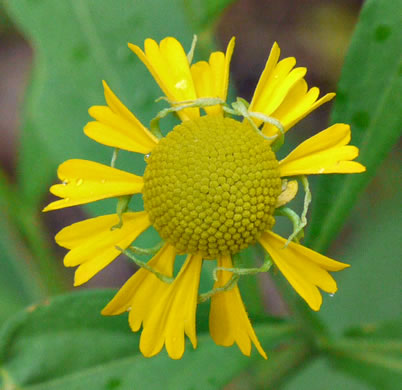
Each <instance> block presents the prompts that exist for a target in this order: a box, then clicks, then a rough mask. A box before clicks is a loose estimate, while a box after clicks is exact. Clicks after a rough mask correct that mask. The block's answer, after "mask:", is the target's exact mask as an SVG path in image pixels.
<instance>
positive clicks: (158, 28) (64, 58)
mask: <svg viewBox="0 0 402 390" xmlns="http://www.w3.org/2000/svg"><path fill="white" fill-rule="evenodd" d="M227 3H228V1H227V0H221V1H215V2H207V3H206V6H205V8H203V12H202V13H201V14H198V13H197V12H193V11H194V10H193V8H192V7H193V4H192V3H188V2H187V1H183V0H172V1H164V0H138V1H135V2H133V1H132V0H120V1H119V3H118V6H116V4H115V3H114V2H111V1H108V0H96V1H93V0H80V1H52V0H37V1H32V0H7V1H6V3H5V4H6V9H7V11H8V13H9V14H10V16H11V18H12V19H13V20H14V21H15V22H16V24H17V25H18V26H19V27H20V29H21V31H22V32H23V33H24V34H25V36H26V37H27V39H28V40H29V41H30V42H31V43H32V46H33V48H34V54H35V57H34V68H33V73H32V82H31V85H30V88H29V93H28V95H27V97H26V100H25V104H24V110H23V114H24V121H23V123H24V127H23V135H22V140H23V142H22V144H23V149H22V154H21V155H20V161H19V171H20V175H19V177H20V185H21V188H22V189H23V191H24V196H25V197H26V198H27V199H29V200H30V201H31V203H32V204H35V203H37V202H39V200H40V199H41V195H42V193H43V192H44V188H43V187H44V184H43V183H44V182H46V181H49V180H50V175H51V174H52V172H53V175H54V176H55V173H56V167H57V165H58V164H59V163H61V162H62V161H64V160H66V159H69V158H83V159H93V160H96V161H99V162H102V163H109V161H110V159H111V155H112V150H111V148H107V147H104V146H102V145H99V144H97V143H95V142H93V141H92V140H90V139H88V138H87V137H86V136H85V135H84V134H83V131H82V129H83V127H84V125H85V124H86V123H87V122H88V121H89V120H90V117H89V116H88V114H87V110H88V108H89V107H90V106H92V105H97V104H98V105H99V104H100V105H103V104H105V102H104V98H103V88H102V80H106V81H107V82H108V83H109V85H110V87H111V88H112V90H114V92H115V93H116V94H117V95H118V96H119V97H120V99H121V100H122V101H123V102H124V103H125V104H126V105H127V106H128V107H129V108H130V109H132V111H133V112H134V113H135V114H136V115H137V116H138V117H139V119H140V120H141V121H143V123H144V124H145V125H147V124H148V122H149V120H150V119H151V118H152V117H154V116H155V115H156V114H157V112H158V111H160V110H161V109H162V108H163V107H164V105H163V103H159V104H156V103H155V102H154V101H155V99H156V98H158V97H159V96H161V95H162V92H161V91H160V90H159V88H158V87H157V85H156V83H155V82H154V80H153V79H152V77H151V76H150V75H149V74H148V71H147V70H146V69H145V66H144V65H143V64H142V63H141V61H140V60H139V59H138V58H137V57H136V56H135V54H134V53H132V52H131V51H130V50H129V48H128V47H127V43H128V42H132V43H136V44H138V45H140V46H142V45H143V42H144V40H145V39H146V38H148V37H151V38H154V39H156V40H160V39H162V38H164V37H166V36H175V37H176V38H178V39H179V40H180V41H181V42H182V43H183V46H184V47H185V48H186V49H189V48H190V44H191V40H192V37H193V34H194V33H198V32H199V31H198V30H196V29H197V28H199V26H200V25H204V24H205V23H207V22H208V20H207V19H205V18H206V17H207V16H208V18H211V22H212V17H213V16H214V15H215V16H216V13H217V12H220V11H221V10H222V9H223V7H224V6H225V5H226V4H227ZM212 4H216V7H212V6H211V5H212ZM190 11H191V12H193V13H194V15H193V17H191V18H190V17H189V15H188V13H189V12H190ZM201 20H203V22H202V23H201ZM208 43H209V44H211V43H210V42H208ZM165 125H166V126H167V128H171V126H172V122H165ZM121 155H122V158H119V161H118V167H120V168H130V169H131V170H133V167H135V171H136V172H137V173H138V174H141V173H142V171H143V169H144V161H143V156H142V155H133V154H130V156H127V155H126V154H125V153H121ZM32 167H34V169H32ZM37 183H40V185H38V184H37ZM102 208H103V210H104V205H103V204H102V203H100V204H98V203H96V204H94V205H93V207H92V210H95V209H97V210H99V209H102Z"/></svg>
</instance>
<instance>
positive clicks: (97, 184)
mask: <svg viewBox="0 0 402 390" xmlns="http://www.w3.org/2000/svg"><path fill="white" fill-rule="evenodd" d="M57 175H58V177H59V179H60V180H61V181H63V184H56V185H54V186H52V187H50V192H51V193H52V194H53V195H56V196H58V197H60V198H63V199H61V200H57V201H55V202H52V203H50V204H49V205H48V206H46V207H45V208H44V209H43V211H49V210H57V209H61V208H64V207H70V206H76V205H79V204H85V203H89V202H95V201H97V200H100V199H106V198H111V197H117V196H122V195H131V194H137V193H139V192H141V191H142V187H143V179H142V177H140V176H136V175H133V174H131V173H128V172H124V171H121V170H120V169H116V168H112V167H109V166H107V165H103V164H99V163H96V162H93V161H87V160H79V159H76V160H68V161H66V162H64V163H62V164H61V165H60V166H59V168H58V170H57Z"/></svg>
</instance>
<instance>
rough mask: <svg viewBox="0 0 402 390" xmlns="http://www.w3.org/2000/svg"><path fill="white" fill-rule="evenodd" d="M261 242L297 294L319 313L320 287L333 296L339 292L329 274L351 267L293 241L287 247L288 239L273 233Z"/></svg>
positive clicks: (268, 233)
mask: <svg viewBox="0 0 402 390" xmlns="http://www.w3.org/2000/svg"><path fill="white" fill-rule="evenodd" d="M259 241H260V243H261V245H262V246H263V247H264V248H265V250H266V251H267V252H268V253H269V254H270V256H271V257H272V260H273V261H274V263H275V264H276V266H277V267H278V268H279V270H280V271H281V272H282V274H283V275H284V276H285V278H286V279H287V280H288V282H289V283H290V284H291V285H292V287H293V288H294V289H295V290H296V292H297V293H298V294H299V295H300V296H301V297H302V298H303V299H304V300H305V301H306V302H307V303H308V305H309V306H310V307H311V308H312V309H313V310H316V311H318V310H319V309H320V307H321V303H322V297H321V294H320V292H319V290H318V288H317V287H320V288H321V289H322V290H324V291H326V292H329V293H335V292H336V290H337V286H336V282H335V281H334V279H333V278H332V276H331V275H330V274H329V273H328V271H340V270H342V269H345V268H347V267H349V264H345V263H341V262H339V261H335V260H332V259H330V258H329V257H326V256H324V255H321V254H320V253H318V252H315V251H313V250H311V249H309V248H306V247H304V246H303V245H299V244H295V243H293V242H290V243H289V245H288V246H287V247H286V248H285V244H286V240H285V239H284V238H282V237H280V236H278V235H277V234H275V233H273V232H265V233H263V234H262V236H261V237H260V239H259Z"/></svg>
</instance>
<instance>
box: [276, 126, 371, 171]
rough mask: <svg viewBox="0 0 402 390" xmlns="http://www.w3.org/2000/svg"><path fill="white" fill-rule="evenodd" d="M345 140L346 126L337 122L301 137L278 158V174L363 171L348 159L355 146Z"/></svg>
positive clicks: (348, 134) (351, 155)
mask: <svg viewBox="0 0 402 390" xmlns="http://www.w3.org/2000/svg"><path fill="white" fill-rule="evenodd" d="M349 142H350V126H349V125H345V124H343V123H337V124H335V125H333V126H331V127H329V128H328V129H326V130H323V131H321V132H320V133H318V134H316V135H315V136H313V137H311V138H309V139H308V140H306V141H304V142H303V143H301V144H300V145H299V146H298V147H297V148H296V149H294V150H293V151H292V152H291V153H290V154H289V155H288V156H287V157H285V158H284V159H283V160H282V161H280V163H279V170H280V173H281V176H282V177H284V176H296V175H312V174H322V173H359V172H364V171H365V170H366V168H365V167H364V166H363V165H362V164H360V163H358V162H355V161H351V160H353V159H355V158H356V157H357V156H358V154H359V149H358V148H356V147H355V146H351V145H348V143H349Z"/></svg>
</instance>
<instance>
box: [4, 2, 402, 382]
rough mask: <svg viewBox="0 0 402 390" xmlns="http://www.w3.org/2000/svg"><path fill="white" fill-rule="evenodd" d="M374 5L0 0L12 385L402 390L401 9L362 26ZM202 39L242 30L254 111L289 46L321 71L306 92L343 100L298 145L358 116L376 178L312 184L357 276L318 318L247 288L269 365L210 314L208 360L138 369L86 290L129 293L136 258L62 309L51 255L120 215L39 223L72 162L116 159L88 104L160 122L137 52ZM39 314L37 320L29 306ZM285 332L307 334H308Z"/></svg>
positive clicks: (313, 236)
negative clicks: (271, 69) (109, 92)
mask: <svg viewBox="0 0 402 390" xmlns="http://www.w3.org/2000/svg"><path fill="white" fill-rule="evenodd" d="M362 3H363V2H362V1H357V0H354V1H346V0H339V1H330V0H324V1H323V0H320V1H318V0H311V1H307V0H302V1H297V2H295V1H289V0H286V1H261V0H260V1H259V0H238V1H230V0H220V1H213V0H206V1H202V0H188V1H186V0H174V1H163V0H149V1H142V0H141V1H140V0H138V1H134V0H132V1H128V0H127V1H126V0H124V1H122V0H119V1H116V2H110V1H109V2H108V1H106V0H102V1H100V0H98V1H95V0H93V1H91V0H82V1H80V0H76V1H74V0H71V1H68V2H55V1H51V0H7V1H4V0H3V1H2V2H1V1H0V140H1V142H0V162H1V167H0V325H4V326H3V331H1V332H0V337H1V338H0V373H1V374H2V375H0V388H1V389H4V390H6V389H7V390H9V389H30V390H31V389H32V390H33V389H35V390H41V389H53V390H56V389H103V388H104V389H110V390H113V389H119V390H124V389H137V388H138V389H148V388H149V389H151V388H152V389H153V388H159V387H158V383H159V384H160V383H162V382H160V381H163V383H165V384H164V386H165V387H160V388H169V389H209V388H210V389H218V388H225V389H230V390H232V389H233V390H234V389H249V388H250V389H254V388H256V389H266V388H275V389H276V388H283V389H286V390H296V389H317V390H318V389H320V390H322V389H330V390H332V389H343V388H345V389H352V390H354V389H356V390H357V389H372V388H378V389H397V388H399V386H400V385H399V386H398V383H402V360H401V348H402V341H401V332H400V328H401V326H400V324H401V302H402V294H401V284H402V283H401V282H402V269H401V263H400V258H401V253H402V250H401V249H402V248H401V246H402V245H401V242H402V241H401V225H400V221H401V220H402V208H401V207H400V193H401V190H402V185H401V157H402V153H401V149H400V147H399V146H400V140H399V136H400V132H401V127H402V120H401V117H402V114H401V90H402V85H401V75H402V71H401V69H402V65H401V52H400V48H401V47H402V42H401V34H400V26H401V22H402V16H401V15H402V3H401V1H400V0H397V1H394V2H391V1H385V0H381V1H375V0H372V1H367V4H365V8H364V10H363V12H362V13H361V15H360V17H359V14H360V12H361V7H362V5H363V4H362ZM391 3H392V5H391ZM358 23H359V24H358ZM397 26H399V31H398V29H397ZM194 33H196V34H197V35H198V36H199V44H198V46H197V59H201V58H203V59H205V58H206V57H207V55H208V52H209V51H210V50H211V49H213V48H220V49H221V50H224V48H225V47H226V44H227V43H228V41H229V39H230V38H231V37H232V36H236V47H235V53H234V56H233V60H232V65H231V71H232V73H231V82H232V84H233V90H232V93H233V96H236V95H237V96H241V97H243V98H246V99H247V100H249V99H250V98H251V96H252V93H253V90H254V88H255V85H256V83H257V81H258V78H259V75H260V73H261V71H262V69H263V66H264V64H265V61H266V58H267V56H268V53H269V50H270V48H271V46H272V43H273V42H274V41H277V42H278V43H279V46H280V47H281V50H282V54H281V57H285V56H295V57H296V59H297V63H298V65H301V66H306V67H307V68H308V73H307V77H306V79H307V81H308V83H309V85H310V86H318V87H319V88H320V90H321V91H322V94H324V93H326V92H330V91H337V93H338V97H337V100H336V103H335V104H334V105H335V106H334V109H333V110H332V113H331V114H330V112H331V104H327V105H325V106H323V107H321V108H320V109H319V110H317V111H316V112H314V113H313V114H312V115H310V116H309V117H308V118H306V119H304V120H303V121H302V122H301V123H300V124H299V125H297V127H296V129H295V130H294V131H292V132H291V134H290V135H289V136H288V137H287V141H288V142H289V146H288V149H291V148H292V147H294V146H295V145H297V144H298V143H299V142H300V141H301V140H304V139H306V138H308V137H309V136H311V135H312V134H315V133H316V132H318V131H320V130H322V129H324V128H326V127H327V125H328V122H329V121H330V120H331V121H337V122H342V121H344V122H346V123H350V124H351V125H352V134H353V136H352V137H353V138H352V144H356V145H359V146H360V147H361V149H362V156H361V159H360V161H361V162H362V163H364V164H367V166H368V173H367V174H365V175H362V178H359V179H355V178H352V179H345V178H340V179H338V178H337V180H333V181H332V183H334V182H335V184H331V182H330V180H327V179H326V178H324V179H318V178H312V184H313V188H314V189H315V192H313V197H314V198H315V199H314V200H315V201H314V202H313V210H312V213H311V218H312V221H311V228H310V230H309V232H308V234H307V243H308V244H309V245H310V246H312V247H314V248H316V249H318V250H320V251H326V253H327V254H328V255H329V256H330V257H333V258H335V259H339V260H341V261H345V262H348V263H350V264H352V267H351V268H350V269H348V270H346V271H344V272H342V273H340V274H339V275H336V279H337V281H338V286H339V291H338V292H337V294H336V295H335V296H334V297H329V296H325V297H324V303H323V307H322V309H321V311H320V312H319V313H318V315H317V316H314V317H313V316H312V314H311V315H310V314H309V313H306V312H307V309H306V307H305V304H304V303H303V302H301V300H300V298H298V297H295V296H294V294H292V293H290V295H288V294H287V292H286V291H285V292H284V291H283V290H282V289H281V288H279V289H278V288H277V285H278V284H279V285H281V284H282V280H280V278H279V277H277V276H275V277H274V278H271V277H269V276H268V277H266V275H263V277H261V278H259V279H258V283H257V284H256V283H255V281H251V280H249V279H247V280H246V281H245V282H244V283H243V285H242V293H243V295H244V296H245V301H246V306H247V308H248V311H249V312H250V316H251V318H253V319H255V321H253V322H254V323H255V324H256V329H257V334H259V335H261V334H262V335H263V336H262V344H263V346H265V347H266V348H267V349H268V352H269V355H270V357H271V358H270V360H269V361H268V362H265V361H263V362H262V361H260V360H259V358H258V357H255V356H254V357H253V358H252V359H246V358H243V357H242V356H240V352H239V351H238V350H237V348H236V347H233V348H229V349H228V348H226V349H224V348H221V347H217V346H215V345H213V343H211V341H210V340H209V336H208V335H207V328H206V327H207V320H206V318H205V314H203V312H201V313H200V315H199V316H198V317H199V322H200V323H199V324H197V326H198V329H199V331H200V341H199V343H200V344H201V346H200V348H199V349H197V350H196V351H195V352H191V350H190V348H188V350H187V352H186V354H185V358H184V359H183V360H182V361H180V362H171V361H169V360H168V359H167V358H166V356H165V355H163V354H162V356H159V357H157V358H153V359H151V360H147V359H145V358H142V357H141V355H139V354H138V347H137V344H136V343H137V342H138V337H137V335H133V334H131V332H130V331H129V329H128V325H127V323H126V319H125V318H124V316H121V318H116V319H114V318H113V320H112V322H110V321H111V319H107V321H106V320H105V319H104V318H102V317H101V316H100V315H99V309H100V308H101V307H102V306H103V305H104V304H105V303H106V302H107V300H108V299H109V297H110V296H111V294H112V293H111V292H110V291H109V290H107V291H106V292H103V291H93V292H89V291H88V292H87V291H86V289H88V288H103V287H113V288H116V287H119V286H121V284H122V283H123V282H124V281H125V280H126V279H127V278H128V277H129V276H130V275H131V274H132V272H133V270H134V268H133V267H132V266H131V264H129V263H128V262H127V261H126V259H124V258H121V259H119V260H118V261H115V262H114V263H113V265H112V266H110V267H108V268H107V269H106V270H104V271H103V272H102V273H100V274H99V275H97V276H96V277H95V278H94V279H93V280H91V281H90V282H89V283H88V284H87V285H86V286H85V287H84V288H82V289H75V293H73V294H67V295H63V296H62V297H61V298H56V299H55V300H52V299H51V300H50V301H49V297H51V296H54V295H58V294H62V293H66V292H68V291H70V290H72V276H73V271H72V270H71V269H65V268H63V267H62V258H63V256H64V253H65V252H64V251H63V250H62V249H61V248H58V247H56V245H55V244H54V240H53V237H54V234H55V233H56V232H57V231H58V230H60V229H61V228H62V227H63V226H66V225H68V224H71V223H73V222H75V221H78V220H81V219H83V218H85V217H86V216H89V215H91V214H94V213H95V214H100V213H102V212H103V213H104V212H105V210H110V209H111V207H112V206H111V203H110V202H108V201H106V202H98V203H96V204H94V205H91V206H88V207H83V208H79V207H75V208H71V209H66V210H60V211H57V212H53V213H49V214H45V215H42V214H41V213H40V210H41V208H42V207H43V206H44V205H45V204H46V203H48V202H49V201H50V200H51V197H50V195H49V194H48V188H49V186H50V185H51V184H52V183H53V182H55V181H56V169H57V165H58V164H59V163H61V162H62V161H64V160H66V159H69V158H87V159H92V160H96V161H99V162H103V163H107V162H108V160H109V159H110V151H109V150H107V148H103V147H101V146H100V145H97V144H96V143H94V142H92V141H91V140H89V139H87V138H86V137H85V136H84V134H83V133H82V128H83V126H84V125H85V123H86V122H87V121H88V120H89V116H88V114H87V109H88V108H89V107H90V106H91V105H94V104H103V97H102V86H101V80H102V79H105V80H106V81H107V82H108V83H109V85H110V86H111V87H112V89H113V90H114V91H115V92H116V94H117V95H118V96H119V97H120V98H121V99H122V101H123V102H125V103H126V104H127V106H128V107H129V108H130V109H132V110H133V112H134V113H135V114H136V115H137V116H138V117H139V119H141V120H142V121H143V122H144V123H148V122H149V120H150V119H151V118H152V117H153V116H154V115H155V114H156V112H157V111H158V110H159V109H160V106H156V105H155V103H154V100H155V99H156V98H157V97H159V96H160V94H161V93H160V91H159V90H158V87H157V86H156V84H155V83H154V82H153V80H152V79H151V77H150V76H149V75H148V74H147V71H146V69H145V67H144V66H143V65H142V64H141V63H140V61H138V60H137V59H136V57H135V56H134V55H133V54H132V53H131V52H130V51H129V49H128V48H127V42H132V43H135V44H138V45H139V46H142V44H143V41H144V39H145V38H147V37H151V38H154V39H156V40H160V39H162V38H163V37H165V36H168V35H172V36H175V37H177V38H178V39H179V40H180V41H181V42H182V43H183V45H184V47H185V48H186V49H188V48H189V46H190V43H191V39H192V34H194ZM354 33H355V35H353V34H354ZM351 42H352V45H351ZM348 48H350V49H349V50H350V51H349V54H348V57H347V58H346V65H345V67H344V68H343V70H342V67H343V65H344V61H345V55H346V53H347V52H348ZM341 75H342V76H341ZM340 78H341V82H340V84H338V82H339V80H340ZM330 117H331V119H330ZM285 152H286V150H285V151H284V153H285ZM119 163H120V161H119ZM122 166H123V167H126V168H128V169H131V170H133V169H132V167H135V171H136V172H141V170H142V169H144V163H143V161H142V158H141V157H138V158H137V157H131V156H129V155H125V154H123V157H122ZM330 179H332V178H330ZM345 189H346V190H345ZM334 210H335V211H334ZM250 254H251V255H252V256H251V257H253V256H254V255H255V253H254V252H253V251H249V252H247V253H246V254H245V257H250V256H249V255H250ZM253 279H254V278H253ZM278 279H279V280H278ZM79 290H82V291H81V292H79ZM285 290H286V288H285ZM41 302H45V304H44V305H42V306H40V309H38V310H36V309H33V307H32V306H30V305H33V304H34V305H36V304H38V303H41ZM49 302H50V304H49ZM25 307H30V308H28V310H26V309H24V308H25ZM201 311H202V310H201ZM204 311H207V310H206V309H205V310H204ZM17 313H20V314H17ZM300 318H301V320H300ZM259 319H261V321H260V320H259ZM299 320H300V321H301V324H302V325H301V329H302V330H301V331H300V332H299V325H300V323H299V322H300V321H299ZM288 324H291V325H292V326H293V325H294V324H296V325H297V326H296V328H297V330H296V331H295V333H294V334H293V333H292V331H290V332H288V331H287V329H288V328H287V326H288ZM309 327H311V329H310V330H311V333H312V334H313V336H312V337H313V339H314V340H313V341H312V342H311V343H310V341H311V340H310V338H311V337H310V335H309V332H308V331H306V329H307V328H309ZM321 328H325V329H324V330H322V329H321ZM320 329H321V330H320ZM260 337H261V336H260ZM88 339H93V342H92V343H91V342H90V341H88ZM99 340H102V341H99ZM306 340H307V341H306ZM323 340H324V341H323ZM95 341H96V342H95ZM98 342H99V343H100V344H99V345H97V343H98ZM203 343H204V346H203V345H202V344H203ZM83 351H84V352H83ZM121 357H124V359H122V358H121ZM125 359H126V360H125ZM100 372H102V373H100ZM112 374H113V375H112ZM79 378H81V379H79ZM158 381H159V382H158Z"/></svg>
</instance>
